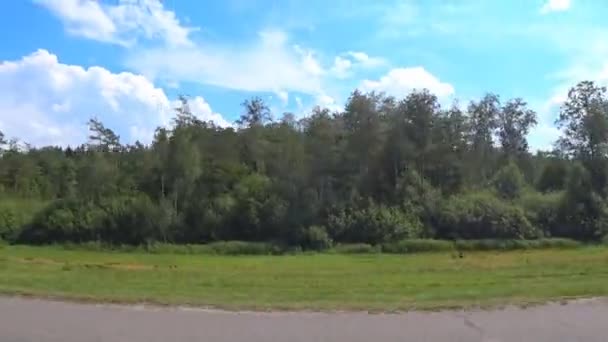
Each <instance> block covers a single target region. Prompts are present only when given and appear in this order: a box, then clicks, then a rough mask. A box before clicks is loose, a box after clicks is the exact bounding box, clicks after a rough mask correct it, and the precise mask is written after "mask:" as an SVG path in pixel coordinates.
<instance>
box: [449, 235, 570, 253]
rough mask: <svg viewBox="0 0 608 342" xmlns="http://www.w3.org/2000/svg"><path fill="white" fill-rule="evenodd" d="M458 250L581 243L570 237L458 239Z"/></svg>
mask: <svg viewBox="0 0 608 342" xmlns="http://www.w3.org/2000/svg"><path fill="white" fill-rule="evenodd" d="M454 245H455V247H456V249H457V250H462V251H492V250H519V249H545V248H559V249H568V248H577V247H580V246H581V243H580V242H578V241H575V240H570V239H560V238H555V239H537V240H510V239H507V240H504V239H503V240H500V239H482V240H457V241H456V242H455V243H454Z"/></svg>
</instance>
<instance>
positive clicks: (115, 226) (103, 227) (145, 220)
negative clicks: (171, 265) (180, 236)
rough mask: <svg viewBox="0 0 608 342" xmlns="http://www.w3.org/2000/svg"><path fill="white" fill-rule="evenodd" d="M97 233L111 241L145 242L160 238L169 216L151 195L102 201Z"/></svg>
mask: <svg viewBox="0 0 608 342" xmlns="http://www.w3.org/2000/svg"><path fill="white" fill-rule="evenodd" d="M99 207H100V209H101V210H102V211H103V214H101V218H100V221H99V222H98V227H96V228H97V229H96V230H97V231H96V235H97V236H98V237H99V238H100V239H101V240H102V241H107V242H110V243H126V244H131V245H137V244H142V243H144V242H146V241H157V240H159V239H160V237H161V233H162V231H163V230H164V226H165V225H167V224H168V222H165V221H166V220H165V219H166V216H164V215H163V213H162V211H161V210H159V208H158V206H156V205H155V204H154V203H152V201H151V200H150V198H149V197H148V196H145V195H138V196H122V197H113V198H109V199H106V200H104V201H102V202H101V203H100V205H99Z"/></svg>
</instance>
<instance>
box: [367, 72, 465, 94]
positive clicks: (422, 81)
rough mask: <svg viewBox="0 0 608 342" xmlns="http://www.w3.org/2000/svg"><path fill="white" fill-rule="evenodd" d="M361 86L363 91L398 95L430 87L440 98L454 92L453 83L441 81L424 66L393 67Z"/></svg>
mask: <svg viewBox="0 0 608 342" xmlns="http://www.w3.org/2000/svg"><path fill="white" fill-rule="evenodd" d="M360 88H361V89H362V90H363V91H381V92H385V93H387V94H388V95H393V96H398V97H400V96H404V95H405V94H407V93H409V92H411V91H412V90H422V89H428V90H429V91H430V92H431V93H433V94H435V95H436V96H437V97H439V98H445V97H448V96H450V95H452V94H454V87H453V86H452V85H451V84H449V83H445V82H441V81H440V80H439V79H438V78H437V77H435V76H434V75H432V74H431V73H429V72H428V71H426V70H425V69H424V68H422V67H412V68H396V69H392V70H390V71H389V72H388V73H387V74H386V75H384V76H382V77H381V78H380V79H379V80H377V81H373V80H364V81H363V82H361V86H360Z"/></svg>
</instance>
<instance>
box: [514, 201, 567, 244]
mask: <svg viewBox="0 0 608 342" xmlns="http://www.w3.org/2000/svg"><path fill="white" fill-rule="evenodd" d="M563 196H564V193H563V192H550V193H545V194H543V193H539V192H527V193H525V194H524V195H523V196H522V198H521V201H520V203H521V206H522V207H523V209H524V212H525V214H526V217H527V218H528V220H529V221H530V223H531V224H532V225H533V226H534V227H536V228H538V229H539V230H541V231H542V232H543V235H545V236H553V235H554V233H555V228H556V227H557V225H558V216H559V210H560V203H561V201H562V200H563Z"/></svg>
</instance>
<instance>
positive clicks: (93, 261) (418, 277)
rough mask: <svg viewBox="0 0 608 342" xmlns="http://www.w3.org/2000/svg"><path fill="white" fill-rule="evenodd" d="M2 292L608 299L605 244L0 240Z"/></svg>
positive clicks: (174, 298)
mask: <svg viewBox="0 0 608 342" xmlns="http://www.w3.org/2000/svg"><path fill="white" fill-rule="evenodd" d="M0 292H2V293H5V294H22V295H34V296H50V297H60V298H68V299H74V300H93V301H115V302H153V303H158V304H188V305H197V306H198V305H201V306H213V307H220V308H226V309H295V310H299V309H315V310H317V309H318V310H334V309H346V310H349V309H351V310H372V311H392V310H404V309H436V308H447V307H462V306H486V305H500V304H505V303H517V304H524V303H535V302H541V301H546V300H557V299H562V298H572V297H582V296H599V295H608V248H606V247H585V248H578V249H568V250H553V249H549V250H528V251H510V252H466V253H465V255H464V258H462V259H461V258H458V257H456V256H455V255H453V253H451V252H446V253H424V254H412V255H386V254H369V255H339V254H312V255H288V256H217V255H176V254H144V253H135V252H134V253H120V252H95V251H78V250H74V251H69V250H63V249H60V248H53V247H26V246H0Z"/></svg>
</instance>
